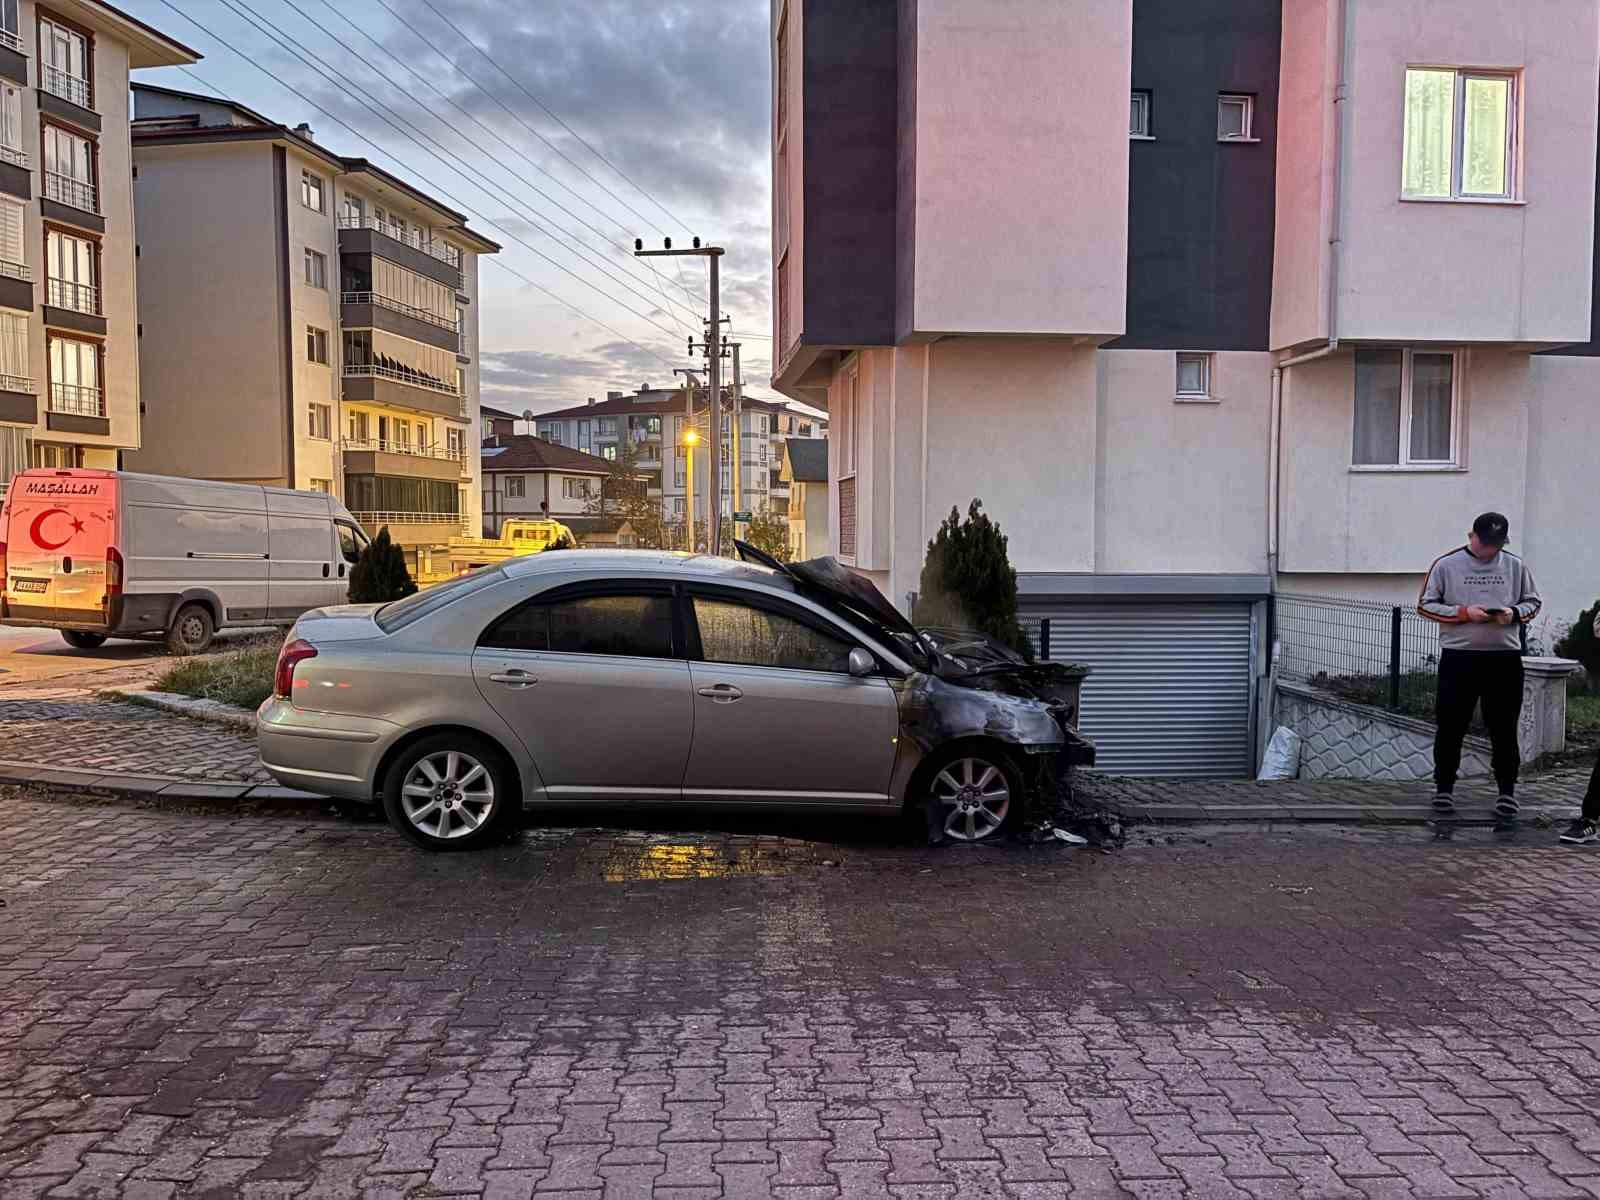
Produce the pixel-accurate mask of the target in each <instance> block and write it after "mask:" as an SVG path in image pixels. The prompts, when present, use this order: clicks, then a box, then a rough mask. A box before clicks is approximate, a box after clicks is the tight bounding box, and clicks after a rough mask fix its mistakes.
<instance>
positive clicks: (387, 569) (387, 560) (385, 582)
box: [350, 525, 417, 604]
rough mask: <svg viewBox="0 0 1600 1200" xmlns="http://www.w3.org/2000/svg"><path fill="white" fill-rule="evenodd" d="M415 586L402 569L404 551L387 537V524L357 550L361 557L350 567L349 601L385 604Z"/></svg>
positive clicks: (404, 567)
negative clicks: (364, 545) (359, 551)
mask: <svg viewBox="0 0 1600 1200" xmlns="http://www.w3.org/2000/svg"><path fill="white" fill-rule="evenodd" d="M416 590H417V585H416V583H415V582H413V580H412V578H411V572H410V571H408V570H407V569H406V556H405V552H404V551H403V550H401V549H400V547H399V546H396V545H395V544H394V543H393V542H392V541H390V540H389V527H388V526H387V525H385V526H384V527H383V528H382V529H380V530H378V536H377V537H375V538H373V539H372V541H371V542H369V543H368V544H367V546H366V547H365V548H364V549H363V550H362V551H361V558H360V559H359V560H358V561H357V562H356V565H355V566H354V567H352V568H351V570H350V603H352V604H387V603H389V601H391V600H399V599H401V598H402V597H405V596H409V595H411V593H413V592H415V591H416Z"/></svg>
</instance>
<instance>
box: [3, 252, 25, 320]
mask: <svg viewBox="0 0 1600 1200" xmlns="http://www.w3.org/2000/svg"><path fill="white" fill-rule="evenodd" d="M0 305H3V306H4V307H6V308H19V309H22V310H23V311H24V312H32V311H33V268H32V267H30V266H28V264H27V263H20V262H8V261H6V260H3V259H0Z"/></svg>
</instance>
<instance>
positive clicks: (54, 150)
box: [44, 125, 94, 183]
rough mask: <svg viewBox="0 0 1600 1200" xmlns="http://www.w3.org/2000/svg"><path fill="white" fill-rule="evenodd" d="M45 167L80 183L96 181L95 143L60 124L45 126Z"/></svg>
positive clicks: (53, 172)
mask: <svg viewBox="0 0 1600 1200" xmlns="http://www.w3.org/2000/svg"><path fill="white" fill-rule="evenodd" d="M44 169H45V170H46V171H49V172H51V173H52V174H55V175H63V176H65V177H66V178H68V179H72V180H76V181H77V182H78V183H93V182H94V144H93V143H92V142H90V141H89V139H88V138H82V137H79V136H78V135H77V134H75V133H69V132H68V131H67V130H65V129H62V128H61V127H60V126H59V125H46V126H45V127H44Z"/></svg>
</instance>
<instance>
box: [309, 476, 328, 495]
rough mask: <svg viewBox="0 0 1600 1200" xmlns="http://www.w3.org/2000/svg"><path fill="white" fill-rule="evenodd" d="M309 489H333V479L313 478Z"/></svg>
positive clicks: (315, 490) (321, 490) (325, 490)
mask: <svg viewBox="0 0 1600 1200" xmlns="http://www.w3.org/2000/svg"><path fill="white" fill-rule="evenodd" d="M311 490H312V491H313V492H332V491H333V480H331V479H313V480H312V481H311Z"/></svg>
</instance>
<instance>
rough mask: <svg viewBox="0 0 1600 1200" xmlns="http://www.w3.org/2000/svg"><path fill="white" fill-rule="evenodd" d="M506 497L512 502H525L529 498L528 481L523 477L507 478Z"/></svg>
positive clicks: (511, 476)
mask: <svg viewBox="0 0 1600 1200" xmlns="http://www.w3.org/2000/svg"><path fill="white" fill-rule="evenodd" d="M506 495H507V496H508V497H510V498H511V499H512V500H525V499H527V496H528V480H527V478H526V477H525V476H522V475H507V476H506Z"/></svg>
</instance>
